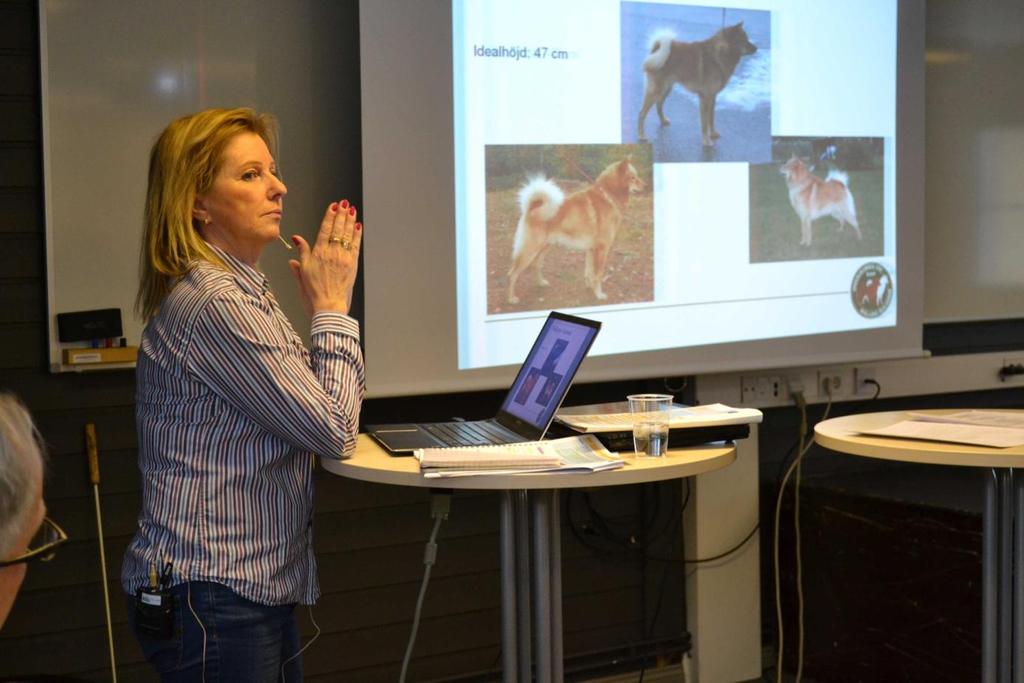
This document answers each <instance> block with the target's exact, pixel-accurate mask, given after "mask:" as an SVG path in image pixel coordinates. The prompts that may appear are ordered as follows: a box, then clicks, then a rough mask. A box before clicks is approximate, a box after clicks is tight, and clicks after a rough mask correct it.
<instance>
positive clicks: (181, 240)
mask: <svg viewBox="0 0 1024 683" xmlns="http://www.w3.org/2000/svg"><path fill="white" fill-rule="evenodd" d="M240 133H255V134H256V135H259V136H260V137H261V138H263V141H264V142H265V143H267V147H268V148H269V149H270V150H271V152H273V151H274V149H275V147H276V141H277V123H276V121H275V119H274V118H273V117H272V116H270V115H269V114H259V113H257V112H256V111H254V110H252V109H249V108H244V107H243V108H238V109H206V110H204V111H201V112H197V113H195V114H191V115H189V116H183V117H181V118H180V119H176V120H174V121H172V122H171V123H170V125H168V126H167V128H165V129H164V131H163V132H162V133H161V134H160V137H159V138H157V141H156V143H155V144H154V145H153V149H152V151H151V152H150V155H149V185H148V187H147V189H146V211H145V227H144V232H143V236H142V250H141V253H140V255H139V291H138V294H137V295H136V297H135V310H136V311H137V312H138V313H139V315H140V316H141V317H142V319H143V320H149V319H150V318H151V317H153V316H154V315H155V314H156V312H157V310H158V309H159V307H160V304H161V303H162V302H163V300H164V298H165V297H166V296H167V295H168V294H169V293H170V291H171V289H172V288H173V287H174V284H175V282H176V281H177V280H178V279H180V278H181V277H182V276H184V275H185V274H186V273H187V272H188V270H189V269H190V268H191V267H192V264H194V263H195V262H196V261H197V260H204V261H210V262H212V263H216V264H218V265H220V266H221V267H223V266H224V264H223V262H222V261H221V259H220V258H219V257H218V256H217V255H216V254H215V253H214V251H213V250H212V249H210V247H209V245H207V244H206V242H205V241H204V240H203V238H202V236H201V235H200V234H199V230H198V228H199V223H198V221H197V220H196V219H195V218H194V217H193V215H192V208H193V206H194V205H195V201H196V197H197V195H201V194H203V193H205V192H207V191H208V190H209V189H210V187H212V185H213V181H214V178H216V176H217V172H218V171H219V170H220V165H221V162H222V157H223V153H224V148H225V147H227V145H228V143H229V142H230V141H231V139H232V138H234V137H235V136H236V135H238V134H240Z"/></svg>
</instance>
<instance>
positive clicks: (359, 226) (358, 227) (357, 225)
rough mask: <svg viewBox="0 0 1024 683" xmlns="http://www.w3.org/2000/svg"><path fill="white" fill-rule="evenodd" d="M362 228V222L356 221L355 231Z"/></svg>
mask: <svg viewBox="0 0 1024 683" xmlns="http://www.w3.org/2000/svg"><path fill="white" fill-rule="evenodd" d="M362 229H363V224H362V223H356V232H359V231H360V230H362Z"/></svg>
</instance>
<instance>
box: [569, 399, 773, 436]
mask: <svg viewBox="0 0 1024 683" xmlns="http://www.w3.org/2000/svg"><path fill="white" fill-rule="evenodd" d="M604 405H605V406H607V407H608V408H609V409H610V410H611V411H613V412H598V410H597V408H603V407H604V406H585V408H590V409H593V412H587V413H578V412H575V411H577V410H578V409H575V408H568V409H563V410H560V411H559V412H558V415H557V416H556V418H555V419H557V420H558V421H559V422H561V423H562V424H565V425H568V426H570V427H572V428H573V429H575V430H576V431H579V432H587V433H592V432H613V431H620V430H622V431H626V430H631V429H632V428H633V416H632V415H631V414H630V413H629V411H628V409H627V410H625V411H623V410H622V408H628V405H627V404H625V403H609V404H604ZM762 418H763V416H762V414H761V411H760V410H757V409H755V408H732V407H730V406H727V405H725V404H723V403H711V404H709V405H706V406H681V405H675V406H673V407H672V410H671V412H670V413H669V423H668V426H669V429H679V428H687V427H711V426H716V427H717V426H723V425H736V424H750V423H758V422H760V421H761V419H762Z"/></svg>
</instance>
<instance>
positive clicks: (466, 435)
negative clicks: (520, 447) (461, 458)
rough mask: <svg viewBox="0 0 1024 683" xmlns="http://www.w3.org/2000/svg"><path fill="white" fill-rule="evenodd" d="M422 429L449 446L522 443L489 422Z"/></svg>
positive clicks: (439, 423)
mask: <svg viewBox="0 0 1024 683" xmlns="http://www.w3.org/2000/svg"><path fill="white" fill-rule="evenodd" d="M422 427H423V428H424V429H425V430H426V431H427V432H429V433H430V434H432V435H433V436H435V437H437V438H438V439H440V440H441V441H443V442H444V443H446V444H448V445H449V446H483V445H487V444H496V443H516V442H518V441H522V439H521V438H519V437H515V436H514V435H512V434H509V433H507V432H506V431H505V430H504V429H501V428H500V427H497V426H496V425H494V424H492V423H490V422H436V423H431V424H425V425H422Z"/></svg>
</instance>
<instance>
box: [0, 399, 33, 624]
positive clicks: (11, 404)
mask: <svg viewBox="0 0 1024 683" xmlns="http://www.w3.org/2000/svg"><path fill="white" fill-rule="evenodd" d="M40 443H41V439H40V438H39V432H37V431H36V427H35V425H34V424H32V417H31V416H30V415H29V413H28V410H26V409H25V406H24V405H22V403H21V401H19V400H18V399H17V398H16V397H15V396H14V395H13V394H7V393H0V559H6V558H7V556H8V554H9V553H10V552H11V549H12V547H13V545H14V543H15V542H16V541H17V540H18V538H19V537H20V536H21V534H22V533H24V530H25V524H26V523H27V520H28V516H29V515H30V514H32V512H33V507H32V506H33V504H34V503H35V502H36V499H35V494H36V487H35V482H36V481H37V480H38V479H39V478H40V477H42V475H43V452H42V449H41V447H40V445H39V444H40ZM0 621H2V617H0Z"/></svg>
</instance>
